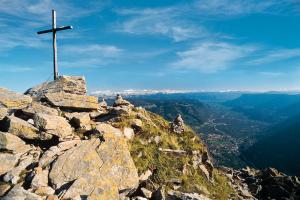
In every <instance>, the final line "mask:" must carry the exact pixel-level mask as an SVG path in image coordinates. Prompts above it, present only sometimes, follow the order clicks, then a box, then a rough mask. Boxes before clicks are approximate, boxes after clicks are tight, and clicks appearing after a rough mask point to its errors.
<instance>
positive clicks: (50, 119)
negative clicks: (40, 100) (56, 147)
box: [34, 113, 72, 138]
mask: <svg viewBox="0 0 300 200" xmlns="http://www.w3.org/2000/svg"><path fill="white" fill-rule="evenodd" d="M34 124H35V126H36V127H37V128H38V129H40V130H43V131H46V132H47V133H50V134H52V135H56V136H58V137H60V138H64V137H66V136H68V135H72V127H71V125H70V124H69V123H68V122H67V120H66V119H65V118H63V117H60V116H55V115H47V114H42V113H37V114H35V115H34Z"/></svg>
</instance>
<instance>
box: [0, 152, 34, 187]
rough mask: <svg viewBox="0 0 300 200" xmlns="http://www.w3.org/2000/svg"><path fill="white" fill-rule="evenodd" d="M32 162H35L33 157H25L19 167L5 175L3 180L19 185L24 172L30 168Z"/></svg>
mask: <svg viewBox="0 0 300 200" xmlns="http://www.w3.org/2000/svg"><path fill="white" fill-rule="evenodd" d="M32 162H33V156H32V155H30V154H29V155H26V156H23V157H22V158H21V159H20V161H19V164H18V166H17V167H15V168H13V169H12V170H10V171H9V172H7V173H6V174H5V175H4V177H3V180H4V181H5V182H7V183H11V184H17V183H18V181H19V179H20V174H21V172H22V171H23V170H25V169H26V167H28V166H29V165H30V164H31V163H32Z"/></svg>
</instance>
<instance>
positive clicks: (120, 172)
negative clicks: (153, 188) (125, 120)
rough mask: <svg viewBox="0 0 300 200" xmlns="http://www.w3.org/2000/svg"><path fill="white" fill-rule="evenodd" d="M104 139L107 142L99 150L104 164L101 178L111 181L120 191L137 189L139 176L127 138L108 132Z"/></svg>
mask: <svg viewBox="0 0 300 200" xmlns="http://www.w3.org/2000/svg"><path fill="white" fill-rule="evenodd" d="M103 137H104V141H105V142H103V143H102V144H101V145H100V146H99V147H98V149H97V152H98V154H99V157H100V158H101V160H102V161H103V163H104V164H103V165H102V167H101V170H100V176H101V177H106V178H107V179H110V180H111V181H112V182H113V183H114V184H115V185H116V186H117V187H118V189H119V191H124V190H127V189H132V188H135V187H137V186H138V183H139V176H138V173H137V169H136V167H135V165H134V162H133V160H132V157H131V155H130V152H129V150H128V145H127V141H126V139H125V137H124V136H123V135H121V136H120V135H119V134H115V133H114V132H106V133H104V135H103Z"/></svg>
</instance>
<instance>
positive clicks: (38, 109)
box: [22, 102, 58, 117]
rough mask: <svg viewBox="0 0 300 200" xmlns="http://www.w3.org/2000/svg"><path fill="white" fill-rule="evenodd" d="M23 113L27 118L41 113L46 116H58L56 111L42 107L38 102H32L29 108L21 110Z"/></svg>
mask: <svg viewBox="0 0 300 200" xmlns="http://www.w3.org/2000/svg"><path fill="white" fill-rule="evenodd" d="M22 111H23V113H24V114H26V115H28V116H29V117H33V116H34V115H35V114H36V113H43V114H47V115H58V111H57V110H56V109H54V108H50V107H48V106H44V105H42V104H41V103H38V102H32V104H30V105H29V106H27V107H26V108H24V109H22Z"/></svg>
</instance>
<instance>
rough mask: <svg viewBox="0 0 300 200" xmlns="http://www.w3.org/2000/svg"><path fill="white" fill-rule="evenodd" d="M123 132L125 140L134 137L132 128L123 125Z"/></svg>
mask: <svg viewBox="0 0 300 200" xmlns="http://www.w3.org/2000/svg"><path fill="white" fill-rule="evenodd" d="M123 134H124V136H125V138H126V139H127V140H132V139H133V137H134V130H133V129H132V128H128V127H125V128H124V130H123Z"/></svg>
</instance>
